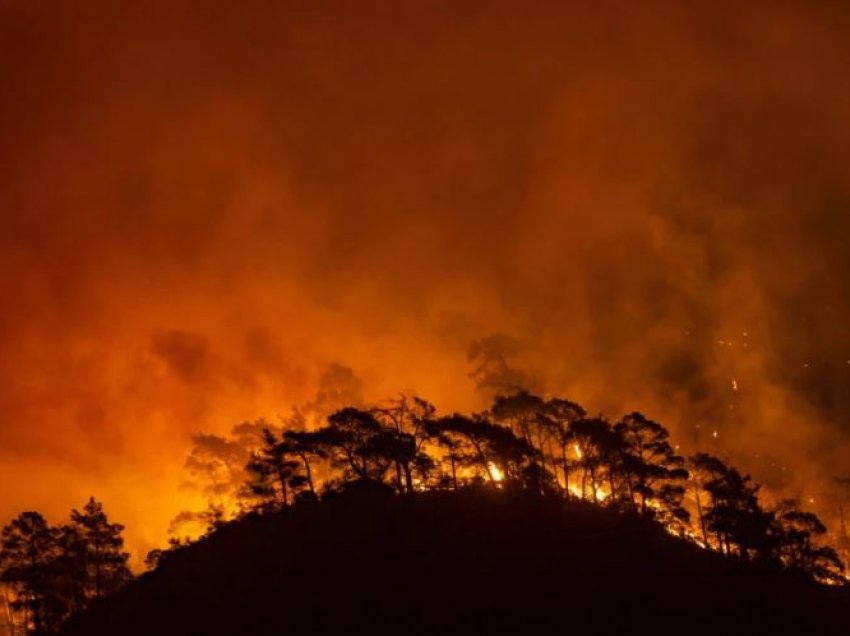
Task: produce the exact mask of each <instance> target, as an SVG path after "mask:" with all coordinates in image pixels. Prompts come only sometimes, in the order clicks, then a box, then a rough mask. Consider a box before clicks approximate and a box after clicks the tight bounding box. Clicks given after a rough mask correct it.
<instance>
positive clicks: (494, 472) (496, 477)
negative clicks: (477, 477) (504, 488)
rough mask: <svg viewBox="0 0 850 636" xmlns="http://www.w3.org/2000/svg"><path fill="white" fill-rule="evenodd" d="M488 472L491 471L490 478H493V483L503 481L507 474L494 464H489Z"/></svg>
mask: <svg viewBox="0 0 850 636" xmlns="http://www.w3.org/2000/svg"><path fill="white" fill-rule="evenodd" d="M487 470H488V471H490V476H491V477H492V478H493V481H502V480H503V479H504V478H505V473H503V472H502V470H501V469H500V468H499V467H498V466H496V464H494V463H493V462H488V464H487Z"/></svg>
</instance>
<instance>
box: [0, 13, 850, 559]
mask: <svg viewBox="0 0 850 636" xmlns="http://www.w3.org/2000/svg"><path fill="white" fill-rule="evenodd" d="M132 4H134V3H125V2H96V1H95V2H87V3H83V4H82V5H80V4H78V3H58V4H57V3H51V4H50V5H49V6H48V5H47V4H45V3H34V2H29V1H26V2H24V1H21V0H3V1H2V2H0V7H2V9H0V78H2V79H0V86H2V89H0V90H2V99H0V298H2V299H3V311H2V312H0V347H2V356H0V504H1V505H0V513H2V514H3V515H9V514H11V513H12V512H14V511H17V510H19V509H21V508H30V507H35V508H40V509H43V510H46V511H47V512H50V513H53V514H56V515H58V514H60V512H61V511H64V510H65V509H67V508H68V506H69V505H70V504H74V505H79V504H80V503H81V502H82V501H83V500H84V498H85V497H87V496H88V495H89V494H90V493H96V494H97V495H98V496H100V497H102V498H103V499H104V500H105V503H106V507H107V509H108V510H109V511H110V515H111V516H112V517H114V518H116V519H118V520H120V521H122V522H123V523H125V524H126V525H127V526H128V528H129V529H130V539H131V541H132V542H133V545H134V546H135V547H137V548H138V549H144V548H146V547H149V546H150V545H151V544H152V543H153V542H156V541H158V540H160V539H161V538H162V533H163V531H164V529H165V527H166V525H167V521H168V519H169V518H171V517H172V516H173V515H174V513H175V512H176V511H177V510H179V509H181V508H183V507H185V503H186V502H185V501H184V500H183V498H185V497H186V495H185V494H181V493H180V492H179V491H178V489H177V484H178V483H179V482H180V481H181V480H182V477H181V476H180V472H181V469H182V466H183V459H184V457H185V455H186V452H187V449H188V446H189V443H190V441H189V435H190V434H191V433H193V432H197V431H202V430H203V431H210V432H219V433H221V432H225V431H227V430H229V429H230V428H231V427H232V426H233V425H234V424H236V423H238V422H240V421H243V420H245V419H251V418H255V417H258V416H266V417H270V418H274V417H276V415H277V414H283V415H286V414H288V412H289V409H290V406H291V405H292V404H303V403H305V402H309V401H310V400H312V399H314V397H313V396H315V395H316V386H317V383H318V381H319V377H320V376H321V374H322V372H323V371H324V370H325V369H327V368H328V365H330V364H334V363H338V364H340V365H345V366H348V367H351V368H353V369H354V370H355V371H356V373H357V374H358V376H359V377H360V378H361V379H362V381H363V390H364V392H365V398H366V399H368V400H377V399H380V398H383V397H386V396H389V395H393V394H394V393H395V392H396V391H398V390H403V389H409V388H412V389H415V390H416V391H417V392H419V393H420V394H422V395H423V396H425V397H427V398H428V399H430V400H432V401H434V402H435V403H436V404H437V405H438V406H439V407H440V408H441V409H443V410H448V409H454V408H459V409H473V408H482V407H483V406H485V405H486V404H485V399H484V393H485V391H476V379H475V377H470V373H473V376H474V375H475V369H476V364H478V363H480V358H479V360H478V363H476V362H475V360H472V361H470V359H469V357H470V354H471V353H472V352H474V351H475V350H476V347H478V349H479V350H480V347H481V343H482V341H485V340H486V339H487V338H492V337H496V339H497V340H498V339H499V338H502V339H503V340H504V341H505V342H510V343H512V344H511V347H512V348H513V350H512V351H511V354H510V357H511V364H512V365H513V367H511V368H513V369H515V370H516V373H517V374H518V376H522V377H528V378H531V379H533V381H534V382H535V383H537V385H538V387H539V389H540V390H542V391H548V392H551V393H553V394H558V395H563V396H566V397H569V398H571V399H574V400H577V401H579V402H581V403H582V404H584V405H585V407H586V408H587V409H588V410H589V411H590V412H598V411H601V412H604V413H606V414H608V415H610V416H612V417H616V416H618V415H620V414H621V413H623V412H625V411H626V410H627V409H629V410H632V409H640V410H642V411H644V412H646V413H647V414H649V415H651V416H653V417H654V418H656V419H659V420H661V421H663V422H664V423H665V424H667V425H668V426H669V427H671V428H672V429H673V430H674V431H676V433H677V435H678V437H679V438H680V439H681V443H682V444H683V445H687V446H688V448H694V447H697V446H699V447H701V448H709V447H711V448H713V447H715V446H716V447H718V448H720V449H721V450H722V452H724V453H727V454H729V455H731V456H732V457H735V458H738V459H739V460H740V463H741V464H742V465H743V467H744V468H745V469H749V470H752V471H754V472H756V476H757V477H759V478H760V479H762V480H764V481H766V482H767V483H768V484H769V485H771V484H772V485H773V486H774V487H775V488H782V489H785V490H788V491H790V492H792V493H793V494H802V495H803V496H806V497H811V498H816V497H820V496H821V495H820V494H819V493H820V492H821V491H822V490H824V489H825V488H826V485H827V484H828V483H830V480H831V479H832V478H833V477H835V476H841V475H844V476H846V474H847V473H848V471H850V469H848V468H846V458H847V452H848V445H847V443H846V442H847V433H848V431H847V426H848V422H850V250H848V247H847V246H848V244H850V214H848V209H850V208H849V207H848V206H850V174H848V173H850V125H848V122H850V83H848V82H847V81H846V73H847V68H850V37H848V35H850V13H848V9H847V8H846V7H843V6H841V5H840V3H830V4H826V3H824V4H820V3H807V2H780V3H776V2H772V3H760V2H751V3H740V2H734V3H733V2H728V3H727V2H715V3H701V4H702V5H703V6H701V7H700V8H698V9H697V7H696V5H695V4H693V3H677V2H669V3H663V2H662V3H650V5H651V6H650V5H647V4H645V3H641V4H639V5H638V4H636V5H634V6H627V5H626V4H624V3H622V2H593V3H574V4H569V5H568V4H567V3H551V2H540V3H537V2H523V3H516V2H477V1H470V2H459V3H455V2H451V3H438V2H426V1H422V2H413V3H401V4H403V5H404V6H403V7H402V6H401V4H400V3H390V2H385V3H381V2H374V3H373V2H349V3H338V2H330V3H326V2H320V3H316V2H264V1H261V0H249V1H247V2H238V3H220V4H222V5H223V6H214V5H215V4H216V3H209V2H200V1H198V2H151V3H139V4H138V5H135V6H131V5H132ZM494 335H495V336H494ZM476 343H477V344H476ZM471 357H473V358H474V355H473V356H471ZM783 466H784V467H785V469H784V470H783ZM830 505H832V504H830Z"/></svg>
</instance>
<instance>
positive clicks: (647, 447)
mask: <svg viewBox="0 0 850 636" xmlns="http://www.w3.org/2000/svg"><path fill="white" fill-rule="evenodd" d="M614 431H615V432H616V433H617V435H619V437H620V439H621V440H622V441H623V450H622V457H621V463H620V465H621V466H622V474H623V476H624V479H625V481H626V485H627V489H628V496H629V500H630V502H629V503H630V504H632V505H635V498H637V499H638V500H639V502H640V512H641V514H643V515H647V514H649V513H650V512H652V511H651V509H650V508H649V504H650V502H654V503H655V504H656V506H657V507H658V509H659V511H661V512H662V513H663V515H664V516H666V517H668V518H669V520H670V521H672V520H678V521H680V522H682V523H686V522H687V521H688V518H689V515H688V512H687V510H685V509H684V508H683V507H682V499H683V498H684V495H685V489H684V485H683V484H684V482H685V481H686V480H687V479H688V471H687V470H685V468H684V465H685V460H684V458H683V457H681V456H679V455H677V454H676V452H675V451H674V450H673V446H672V445H671V444H670V441H669V438H670V433H669V431H668V430H667V429H666V428H664V426H662V425H661V424H659V423H658V422H655V421H653V420H650V419H649V418H647V417H646V416H644V415H642V414H641V413H638V412H634V413H631V414H629V415H626V416H625V417H624V418H623V419H622V420H621V421H620V422H618V423H617V424H616V425H615V426H614Z"/></svg>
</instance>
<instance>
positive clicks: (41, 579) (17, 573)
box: [0, 512, 65, 634]
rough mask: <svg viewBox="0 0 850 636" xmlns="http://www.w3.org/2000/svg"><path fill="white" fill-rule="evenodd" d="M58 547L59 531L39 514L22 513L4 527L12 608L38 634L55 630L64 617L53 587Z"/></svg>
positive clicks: (1, 554) (0, 556) (0, 553)
mask: <svg viewBox="0 0 850 636" xmlns="http://www.w3.org/2000/svg"><path fill="white" fill-rule="evenodd" d="M58 548H59V546H58V542H57V533H56V530H55V529H54V528H51V527H50V526H49V525H48V523H47V521H46V520H45V518H44V517H43V516H41V514H39V513H38V512H23V513H21V514H20V515H18V516H17V517H16V518H15V519H13V520H12V521H11V522H10V523H9V524H8V525H7V526H6V527H5V528H3V533H2V548H0V566H2V581H3V582H4V583H6V584H8V585H10V586H11V587H12V589H13V593H14V594H15V598H14V599H13V600H12V602H11V605H12V608H13V609H15V610H18V611H21V612H23V614H24V619H23V622H24V624H25V625H26V626H27V628H28V629H31V630H32V631H33V633H35V634H45V633H49V632H51V631H53V630H54V629H55V628H56V627H57V626H58V623H59V622H60V621H61V618H62V617H63V616H64V614H65V608H64V607H61V603H59V602H57V601H58V600H59V599H57V598H56V595H55V594H54V589H53V585H52V583H53V580H54V577H55V564H56V558H57V556H58ZM57 615H58V616H57Z"/></svg>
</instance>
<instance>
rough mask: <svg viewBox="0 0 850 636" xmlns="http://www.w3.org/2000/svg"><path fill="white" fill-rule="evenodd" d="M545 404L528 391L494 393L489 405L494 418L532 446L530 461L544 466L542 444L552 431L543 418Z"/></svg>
mask: <svg viewBox="0 0 850 636" xmlns="http://www.w3.org/2000/svg"><path fill="white" fill-rule="evenodd" d="M545 413H546V403H545V402H544V401H543V399H542V398H541V397H539V396H537V395H534V394H532V393H529V392H528V391H518V392H516V393H512V394H510V395H497V396H496V398H495V400H494V401H493V406H492V407H491V408H490V414H491V415H492V417H493V419H494V420H495V421H496V422H498V423H500V424H506V425H507V426H508V427H509V428H510V430H511V432H512V433H513V434H514V435H516V436H517V437H521V438H522V439H524V440H525V441H526V442H527V443H528V445H529V446H530V447H531V448H532V449H534V451H535V452H534V453H533V454H532V460H533V461H534V462H535V463H540V464H541V467H542V468H544V469H545V466H546V458H545V447H546V444H547V442H548V441H549V438H550V437H551V435H552V434H553V433H554V431H553V430H552V428H551V427H550V426H549V425H548V424H549V420H547V419H546V418H545V417H543V416H544V415H545Z"/></svg>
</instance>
